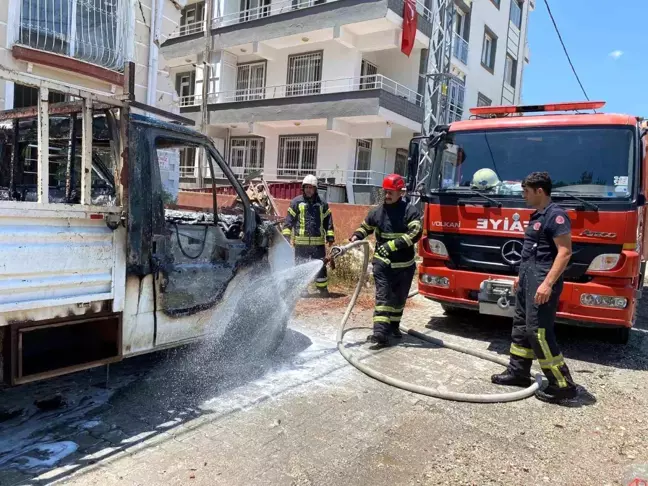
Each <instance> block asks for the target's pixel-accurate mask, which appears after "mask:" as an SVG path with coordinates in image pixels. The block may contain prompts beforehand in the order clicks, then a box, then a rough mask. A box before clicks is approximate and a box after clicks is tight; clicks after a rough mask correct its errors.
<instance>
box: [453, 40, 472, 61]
mask: <svg viewBox="0 0 648 486" xmlns="http://www.w3.org/2000/svg"><path fill="white" fill-rule="evenodd" d="M452 55H453V56H454V57H456V58H457V59H459V60H460V61H461V62H463V63H464V64H466V65H468V42H467V41H466V40H465V39H464V38H463V37H461V36H460V35H459V34H457V33H455V34H454V38H453V42H452Z"/></svg>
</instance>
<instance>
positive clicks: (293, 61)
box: [286, 51, 322, 96]
mask: <svg viewBox="0 0 648 486" xmlns="http://www.w3.org/2000/svg"><path fill="white" fill-rule="evenodd" d="M286 84H287V85H288V86H287V87H286V96H299V95H308V94H318V93H319V92H320V90H321V86H322V52H321V51H319V52H309V53H307V54H298V55H295V56H290V57H288V81H287V83H286Z"/></svg>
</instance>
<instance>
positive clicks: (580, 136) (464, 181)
mask: <svg viewBox="0 0 648 486" xmlns="http://www.w3.org/2000/svg"><path fill="white" fill-rule="evenodd" d="M634 139H635V133H634V130H632V129H631V128H629V127H621V126H620V127H609V126H605V127H600V126H597V127H559V128H537V127H534V128H529V129H515V130H488V131H484V130H480V131H466V132H463V131H459V132H454V133H453V132H450V133H448V135H447V140H446V143H445V144H442V145H441V146H440V147H439V148H438V149H437V153H436V156H435V166H436V167H434V169H435V170H433V173H434V174H438V178H437V177H436V176H435V177H434V180H433V181H432V185H431V190H432V191H433V192H437V191H439V190H440V191H442V192H454V191H457V192H462V191H464V192H465V191H466V189H472V190H475V191H479V192H480V193H482V194H484V195H486V194H487V195H489V196H509V197H521V195H522V185H521V183H522V180H523V179H524V178H525V177H526V176H527V175H528V174H530V173H531V172H535V171H546V172H549V174H550V176H551V179H552V181H553V187H554V190H555V191H556V196H557V197H560V194H563V196H565V197H569V194H573V195H575V196H577V197H579V198H594V199H618V198H622V199H628V198H630V197H632V192H633V191H632V188H633V183H632V180H633V172H634V165H635V164H634V162H635V157H636V151H635V145H634V143H635V140H634ZM473 194H474V193H473ZM478 196H479V194H475V197H478Z"/></svg>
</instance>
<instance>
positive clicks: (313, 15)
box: [162, 0, 432, 59]
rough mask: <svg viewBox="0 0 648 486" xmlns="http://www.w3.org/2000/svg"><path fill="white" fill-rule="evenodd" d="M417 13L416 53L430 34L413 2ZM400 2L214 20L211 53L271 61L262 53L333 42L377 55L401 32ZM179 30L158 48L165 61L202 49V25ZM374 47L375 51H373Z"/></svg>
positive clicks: (300, 7)
mask: <svg viewBox="0 0 648 486" xmlns="http://www.w3.org/2000/svg"><path fill="white" fill-rule="evenodd" d="M416 5H417V6H416V8H417V11H418V13H419V17H418V23H417V29H418V32H417V39H416V45H415V48H419V49H426V48H427V47H428V42H429V36H430V35H431V34H432V23H431V19H432V12H431V11H430V10H429V9H428V8H427V7H425V5H424V4H423V3H422V2H421V1H417V4H416ZM403 6H404V3H403V0H279V1H274V2H272V3H271V4H269V5H262V6H259V7H255V8H252V9H248V10H241V11H236V12H231V13H226V14H224V15H223V16H221V17H218V18H216V19H214V21H213V22H212V23H211V25H210V27H211V29H212V35H214V36H215V37H214V46H213V48H214V49H215V50H220V49H227V50H229V51H231V52H232V53H234V54H237V55H240V54H241V53H255V54H258V55H260V56H262V57H264V58H267V59H270V58H271V55H270V56H266V55H264V54H263V52H261V51H264V50H265V51H267V52H270V53H273V52H274V50H275V49H283V48H287V47H293V46H297V45H303V42H304V41H303V38H304V37H305V35H304V34H308V35H307V36H306V37H308V38H309V42H311V43H312V42H323V41H327V40H333V39H335V40H337V41H339V42H341V43H343V44H345V45H347V46H350V47H356V45H358V47H357V48H358V49H360V50H367V51H369V50H379V49H381V47H380V45H379V44H380V42H379V41H380V40H381V39H382V38H387V39H389V41H390V46H389V47H388V48H392V47H393V46H392V45H391V42H392V40H393V39H392V37H394V35H392V34H393V33H394V32H400V28H401V26H402V22H403V20H402V13H403ZM196 24H200V25H195V26H193V29H194V30H195V31H194V32H191V29H189V28H188V27H187V28H185V29H184V30H183V27H179V28H178V30H177V31H176V32H174V33H173V34H172V35H171V36H170V37H169V39H167V40H166V42H165V43H164V44H163V46H162V53H163V55H164V57H165V58H166V59H173V58H178V57H183V56H188V55H190V54H193V53H195V52H198V51H199V50H201V49H202V48H203V43H202V41H201V38H202V35H203V34H202V32H203V31H202V29H203V26H202V24H201V22H196ZM376 45H378V46H377V47H376Z"/></svg>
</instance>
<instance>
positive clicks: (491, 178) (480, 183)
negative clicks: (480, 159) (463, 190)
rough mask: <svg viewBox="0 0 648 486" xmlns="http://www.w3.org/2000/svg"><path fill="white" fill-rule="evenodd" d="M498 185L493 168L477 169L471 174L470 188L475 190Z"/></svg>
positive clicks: (498, 181)
mask: <svg viewBox="0 0 648 486" xmlns="http://www.w3.org/2000/svg"><path fill="white" fill-rule="evenodd" d="M499 185H500V180H499V177H497V174H496V173H495V171H494V170H493V169H479V170H478V171H477V172H475V173H474V174H473V178H472V181H471V182H470V188H471V189H475V190H478V191H479V190H482V191H485V190H488V189H494V188H496V187H497V186H499Z"/></svg>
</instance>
